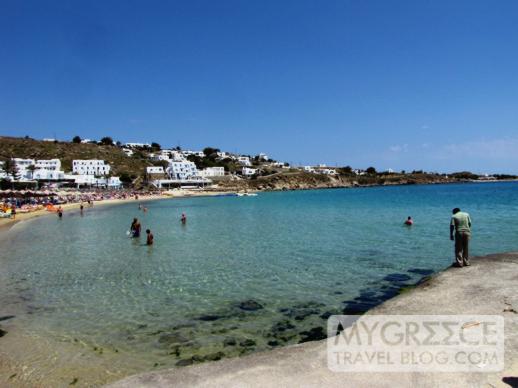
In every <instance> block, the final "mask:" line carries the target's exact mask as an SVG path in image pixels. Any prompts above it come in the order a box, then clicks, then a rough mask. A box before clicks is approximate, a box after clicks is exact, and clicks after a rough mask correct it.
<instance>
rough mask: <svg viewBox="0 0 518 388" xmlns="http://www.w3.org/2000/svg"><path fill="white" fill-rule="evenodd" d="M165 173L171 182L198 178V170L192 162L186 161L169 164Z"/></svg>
mask: <svg viewBox="0 0 518 388" xmlns="http://www.w3.org/2000/svg"><path fill="white" fill-rule="evenodd" d="M166 171H167V173H168V174H169V176H170V177H171V179H173V180H188V179H193V178H196V177H199V174H198V169H197V168H196V165H195V164H194V162H189V161H187V160H185V161H182V162H174V161H171V162H169V167H168V168H167V170H166Z"/></svg>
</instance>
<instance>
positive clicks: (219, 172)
mask: <svg viewBox="0 0 518 388" xmlns="http://www.w3.org/2000/svg"><path fill="white" fill-rule="evenodd" d="M199 175H200V176H201V177H203V178H210V177H215V176H225V168H224V167H207V168H206V169H204V170H201V171H200V172H199Z"/></svg>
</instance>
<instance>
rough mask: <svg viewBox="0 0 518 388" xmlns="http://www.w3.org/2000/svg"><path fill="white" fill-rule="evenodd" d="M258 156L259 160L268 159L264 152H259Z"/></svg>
mask: <svg viewBox="0 0 518 388" xmlns="http://www.w3.org/2000/svg"><path fill="white" fill-rule="evenodd" d="M257 156H258V157H259V160H263V161H266V160H268V159H269V158H268V155H266V154H264V153H262V152H261V153H260V154H259V155H257Z"/></svg>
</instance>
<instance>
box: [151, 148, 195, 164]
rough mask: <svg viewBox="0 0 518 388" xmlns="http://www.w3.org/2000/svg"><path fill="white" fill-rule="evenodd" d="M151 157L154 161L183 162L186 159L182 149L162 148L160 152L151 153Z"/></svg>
mask: <svg viewBox="0 0 518 388" xmlns="http://www.w3.org/2000/svg"><path fill="white" fill-rule="evenodd" d="M149 156H150V159H151V160H154V161H160V160H165V161H174V162H181V161H184V160H186V159H185V156H184V155H183V154H182V152H181V151H177V150H161V151H160V152H158V153H154V154H150V155H149Z"/></svg>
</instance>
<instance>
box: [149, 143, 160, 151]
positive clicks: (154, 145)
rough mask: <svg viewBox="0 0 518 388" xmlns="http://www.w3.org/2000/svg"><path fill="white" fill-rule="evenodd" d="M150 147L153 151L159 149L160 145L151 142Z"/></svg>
mask: <svg viewBox="0 0 518 388" xmlns="http://www.w3.org/2000/svg"><path fill="white" fill-rule="evenodd" d="M151 149H152V150H153V151H160V150H161V149H162V147H161V146H160V144H158V143H155V142H153V143H151Z"/></svg>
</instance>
